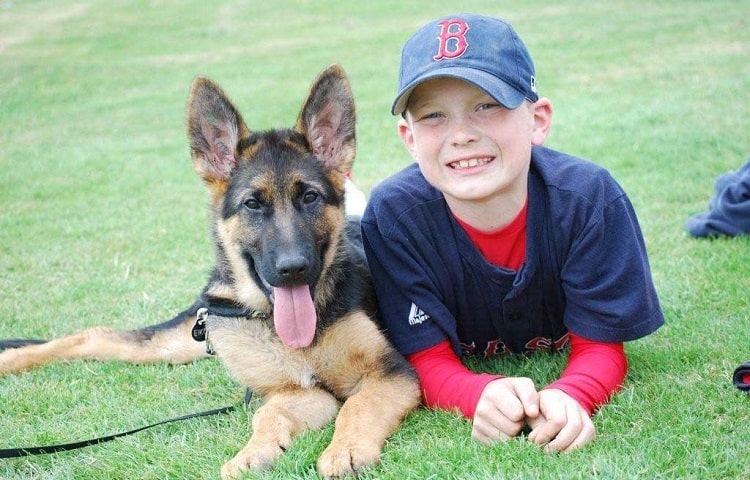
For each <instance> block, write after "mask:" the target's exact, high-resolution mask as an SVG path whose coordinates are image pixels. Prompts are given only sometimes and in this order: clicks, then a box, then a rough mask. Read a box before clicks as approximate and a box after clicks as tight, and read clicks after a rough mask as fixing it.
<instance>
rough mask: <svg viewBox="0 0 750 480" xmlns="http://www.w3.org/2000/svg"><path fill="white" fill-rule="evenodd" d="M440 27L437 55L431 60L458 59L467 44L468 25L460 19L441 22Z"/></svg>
mask: <svg viewBox="0 0 750 480" xmlns="http://www.w3.org/2000/svg"><path fill="white" fill-rule="evenodd" d="M438 25H440V35H438V37H437V38H438V40H440V46H439V47H438V53H437V55H435V56H434V57H432V59H433V60H438V61H439V60H443V59H445V58H447V59H451V58H458V57H460V56H461V55H463V54H464V52H466V49H467V48H468V47H469V42H467V41H466V32H468V31H469V24H468V23H466V22H465V21H464V20H461V19H460V18H455V19H452V20H443V21H442V22H440V23H439V24H438Z"/></svg>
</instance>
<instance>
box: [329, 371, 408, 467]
mask: <svg viewBox="0 0 750 480" xmlns="http://www.w3.org/2000/svg"><path fill="white" fill-rule="evenodd" d="M419 395H420V392H419V389H418V387H417V386H416V384H415V382H414V381H413V379H410V378H406V377H391V378H380V379H365V380H364V381H363V384H362V389H361V390H360V391H359V392H358V393H356V394H354V395H352V396H351V397H349V398H348V399H347V400H346V402H344V405H343V406H342V407H341V411H340V412H339V415H338V417H337V418H336V428H335V430H334V434H333V439H332V440H331V444H330V445H329V446H328V448H326V449H325V451H324V452H323V453H322V454H321V456H320V458H319V459H318V473H320V475H321V476H323V477H325V478H338V477H342V476H344V475H347V474H354V473H356V471H357V469H359V468H361V467H364V466H367V465H370V464H374V463H377V462H378V460H379V457H380V453H381V452H382V451H383V445H384V444H385V440H386V439H387V438H388V437H389V436H390V435H391V434H392V433H393V432H394V431H395V430H396V428H397V427H398V426H399V425H400V423H401V421H402V420H403V418H404V417H405V416H406V415H407V413H409V412H410V411H411V410H412V409H413V408H415V407H416V406H417V405H418V403H419V398H420V397H419Z"/></svg>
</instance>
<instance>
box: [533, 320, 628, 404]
mask: <svg viewBox="0 0 750 480" xmlns="http://www.w3.org/2000/svg"><path fill="white" fill-rule="evenodd" d="M627 371H628V359H627V357H626V356H625V350H624V348H623V344H622V343H603V342H594V341H592V340H587V339H585V338H583V337H579V336H578V335H574V334H573V333H571V334H570V356H569V357H568V365H567V366H566V367H565V370H563V373H562V375H561V376H560V379H559V380H557V381H555V382H552V383H550V384H549V385H547V386H546V387H545V388H557V389H560V390H562V391H563V392H565V393H567V394H568V395H570V396H571V397H573V398H574V399H575V400H576V401H578V403H580V404H581V406H582V407H583V408H584V409H585V410H586V411H587V412H588V413H589V415H592V414H593V413H594V411H595V410H596V409H597V407H599V406H600V405H602V404H605V403H607V401H608V400H609V398H610V397H611V396H612V394H613V393H615V392H616V391H618V390H619V389H620V388H621V387H622V383H623V381H624V380H625V374H626V373H627Z"/></svg>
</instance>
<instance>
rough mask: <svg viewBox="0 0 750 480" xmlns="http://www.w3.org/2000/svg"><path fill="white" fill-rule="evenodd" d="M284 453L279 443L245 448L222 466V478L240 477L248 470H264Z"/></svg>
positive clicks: (227, 479)
mask: <svg viewBox="0 0 750 480" xmlns="http://www.w3.org/2000/svg"><path fill="white" fill-rule="evenodd" d="M282 453H284V450H283V448H281V446H279V445H264V446H258V447H253V448H247V447H246V448H244V449H242V450H241V451H240V453H238V454H237V455H235V457H234V458H233V459H231V460H230V461H228V462H227V463H225V464H224V466H222V467H221V478H222V480H232V479H235V478H238V477H240V476H241V475H242V473H244V472H247V471H248V470H263V469H268V468H271V466H273V464H274V462H275V461H276V460H277V459H278V458H279V457H280V456H281V454H282Z"/></svg>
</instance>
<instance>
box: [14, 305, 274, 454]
mask: <svg viewBox="0 0 750 480" xmlns="http://www.w3.org/2000/svg"><path fill="white" fill-rule="evenodd" d="M209 315H216V316H219V317H245V318H255V317H260V318H267V317H268V315H267V314H264V313H260V312H256V311H254V310H251V309H247V308H244V307H242V306H240V305H237V304H235V303H233V302H231V301H222V300H217V299H210V301H209V303H208V305H207V306H206V307H202V308H200V309H199V310H198V312H197V315H196V322H195V325H194V326H193V330H192V336H193V339H194V340H195V341H197V342H203V341H205V342H206V351H207V352H208V353H210V354H213V349H212V348H211V345H210V343H209V342H208V338H207V336H208V335H207V333H206V327H205V325H204V323H205V320H206V318H208V316H209ZM252 398H253V392H252V390H250V389H249V388H248V389H247V390H246V391H245V407H247V406H248V404H249V403H250V400H251V399H252ZM236 409H237V407H236V406H235V405H230V406H227V407H221V408H216V409H213V410H206V411H203V412H198V413H190V414H188V415H182V416H180V417H175V418H170V419H169V420H162V421H161V422H156V423H152V424H151V425H147V426H145V427H141V428H136V429H135V430H130V431H127V432H121V433H115V434H114V435H107V436H104V437H99V438H92V439H91V440H84V441H82V442H72V443H63V444H60V445H47V446H44V447H23V448H6V449H0V458H18V457H25V456H28V455H46V454H48V453H58V452H66V451H69V450H76V449H79V448H84V447H90V446H92V445H98V444H100V443H105V442H111V441H112V440H114V439H116V438H120V437H125V436H127V435H132V434H134V433H138V432H141V431H143V430H146V429H149V428H153V427H157V426H159V425H164V424H166V423H173V422H179V421H182V420H189V419H191V418H199V417H207V416H210V415H220V414H224V413H229V412H233V411H234V410H236Z"/></svg>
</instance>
